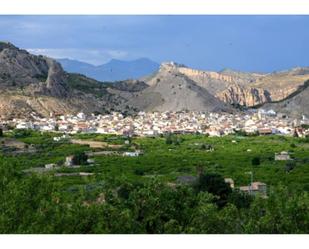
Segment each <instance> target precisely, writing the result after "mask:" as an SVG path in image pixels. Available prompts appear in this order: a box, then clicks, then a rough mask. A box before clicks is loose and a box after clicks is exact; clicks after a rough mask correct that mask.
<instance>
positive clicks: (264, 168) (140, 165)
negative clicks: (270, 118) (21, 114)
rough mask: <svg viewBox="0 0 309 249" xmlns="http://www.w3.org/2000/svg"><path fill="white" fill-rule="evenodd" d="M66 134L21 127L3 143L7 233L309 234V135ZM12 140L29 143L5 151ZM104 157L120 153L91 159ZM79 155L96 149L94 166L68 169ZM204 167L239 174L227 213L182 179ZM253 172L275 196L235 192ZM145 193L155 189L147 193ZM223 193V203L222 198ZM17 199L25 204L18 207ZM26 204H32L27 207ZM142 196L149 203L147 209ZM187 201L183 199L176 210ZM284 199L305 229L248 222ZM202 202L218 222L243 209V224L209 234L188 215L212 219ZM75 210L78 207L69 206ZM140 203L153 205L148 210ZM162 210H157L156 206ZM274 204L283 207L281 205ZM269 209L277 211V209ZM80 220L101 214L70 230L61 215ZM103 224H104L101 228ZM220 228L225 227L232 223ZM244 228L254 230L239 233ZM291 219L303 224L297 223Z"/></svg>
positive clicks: (211, 196) (211, 195)
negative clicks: (284, 156) (278, 156)
mask: <svg viewBox="0 0 309 249" xmlns="http://www.w3.org/2000/svg"><path fill="white" fill-rule="evenodd" d="M60 135H61V134H59V133H38V132H34V131H18V130H15V131H13V132H9V133H6V134H5V135H4V137H3V138H2V141H4V142H2V152H1V157H0V163H1V178H2V181H1V182H2V188H3V191H2V193H1V195H2V198H1V199H2V200H4V202H2V204H1V211H2V214H1V215H2V216H1V219H0V226H1V227H0V229H1V231H2V233H6V232H7V233H23V232H40V233H41V232H42V233H49V232H52V233H53V232H57V233H65V232H67V233H175V232H176V233H178V232H184V233H235V232H236V233H251V232H252V233H260V232H262V233H282V232H296V233H303V232H308V230H307V229H308V222H309V221H308V214H307V213H308V212H304V210H308V208H309V207H308V191H309V152H308V151H309V143H308V139H307V138H294V137H283V136H250V137H248V136H225V137H207V136H203V135H170V136H159V137H134V138H126V137H120V136H114V135H96V134H89V135H87V134H77V135H72V137H70V138H66V139H62V140H60V141H57V142H56V141H55V140H54V139H53V137H56V136H60ZM72 139H73V140H74V139H78V141H79V143H78V144H77V143H71V140H72ZM81 140H85V141H88V142H89V141H96V142H102V144H103V143H104V145H105V144H106V145H107V146H102V148H98V147H95V148H93V147H90V146H89V145H87V144H83V143H81V142H80V141H81ZM5 141H10V144H12V143H13V142H12V141H15V143H16V144H18V145H20V144H25V145H24V146H19V147H16V148H15V149H12V147H11V148H10V149H7V148H6V147H7V146H6V142H5ZM116 145H117V146H116ZM25 148H28V149H29V148H31V151H30V152H28V151H24V153H21V152H20V150H25ZM209 148H211V149H209ZM99 151H106V152H108V151H114V152H116V153H115V154H110V155H106V154H100V153H92V154H91V153H90V152H99ZM134 151H142V153H141V155H138V156H123V152H134ZM281 151H286V152H288V153H289V154H290V155H291V158H292V159H293V160H291V161H276V160H274V155H275V153H278V152H281ZM76 153H86V154H87V153H88V154H89V155H91V156H89V159H92V162H93V163H91V164H89V163H85V164H81V165H78V167H65V166H64V162H65V158H66V157H68V156H70V155H74V154H76ZM257 158H258V160H257ZM254 161H258V163H254ZM46 164H55V165H57V167H55V168H54V169H51V170H47V171H43V173H42V172H40V173H35V172H32V173H31V171H30V173H29V169H32V168H35V169H36V168H44V166H45V165H46ZM201 171H202V172H203V174H204V175H215V176H219V177H222V179H223V178H232V179H233V180H234V182H235V189H234V190H233V191H232V192H231V193H235V196H236V197H235V196H234V194H230V192H228V193H229V194H228V198H227V199H226V200H225V199H224V200H225V202H224V203H225V204H224V205H223V207H222V206H220V205H221V204H220V205H219V206H217V205H216V203H217V202H216V201H215V200H216V198H217V197H218V196H217V197H216V194H215V193H212V192H211V191H197V190H196V186H195V185H194V184H193V185H190V184H189V185H188V184H185V183H182V182H180V181H179V179H180V178H181V177H189V176H193V177H196V179H198V176H199V172H201ZM78 172H83V174H84V173H92V174H85V175H84V176H83V175H79V174H75V175H74V174H71V175H70V174H68V175H66V174H64V176H63V177H56V175H57V174H58V175H59V174H60V173H78ZM248 172H252V173H253V180H254V181H258V182H263V183H265V184H267V191H268V197H267V198H266V199H263V198H259V197H256V198H251V197H249V196H246V195H243V194H241V193H239V191H237V188H238V187H240V186H246V185H248V184H250V176H249V175H248ZM145 191H146V192H147V191H148V194H146V192H145ZM205 195H206V196H205ZM142 196H144V197H142ZM168 196H169V197H168ZM233 196H234V197H233ZM219 197H220V198H223V197H222V196H220V194H219ZM225 197H226V196H224V198H225ZM16 198H17V199H18V198H20V199H19V200H18V201H17V200H16ZM23 198H26V199H24V202H22V199H23ZM140 198H142V199H144V201H146V202H147V203H146V204H145V203H144V202H142V203H141V202H140V201H141V199H140ZM152 198H154V199H152ZM179 198H180V200H181V201H182V202H183V203H181V204H180V203H178V204H177V201H179V200H177V199H179ZM276 198H282V200H285V201H286V203H289V201H290V202H291V203H293V202H295V205H294V204H293V208H295V209H297V208H300V209H301V210H303V209H304V210H303V211H302V215H303V216H302V217H301V219H302V220H303V221H302V222H304V223H303V224H298V225H299V226H301V227H298V225H295V224H294V225H293V226H292V225H289V226H287V225H286V224H284V225H282V227H280V226H279V225H278V227H279V228H278V227H277V228H274V227H270V223H269V222H271V221H269V220H267V221H263V222H265V224H264V225H263V224H262V223H261V222H262V221H261V220H259V219H258V218H256V222H258V221H259V223H258V224H259V225H258V224H255V225H253V224H252V222H253V221H250V222H249V221H247V223H246V219H249V218H253V215H256V214H255V213H254V212H257V210H255V209H257V207H259V208H260V211H261V210H264V212H267V210H268V209H267V208H270V206H269V205H270V203H269V202H278V203H277V204H278V205H279V203H280V201H279V200H277V199H276ZM289 198H291V200H289ZM13 199H14V200H15V202H14V201H13ZM25 200H27V201H25ZM235 200H236V201H235ZM26 202H27V203H26ZM28 202H30V204H29V203H28ZM32 202H33V203H32ZM201 202H206V203H208V206H207V205H206V206H207V207H208V208H211V210H209V212H208V211H207V215H214V216H213V217H212V219H219V220H220V219H221V218H222V219H225V218H224V217H225V216H224V215H223V214H222V213H225V212H236V213H234V215H235V220H232V221H230V222H231V227H230V228H226V229H227V230H224V231H223V230H220V229H221V228H220V227H218V228H217V229H216V228H213V230H211V229H210V228H207V229H206V228H205V227H203V226H202V225H201V224H199V222H198V223H196V222H197V220H196V221H194V219H193V220H191V219H189V218H188V217H187V216H188V215H189V216H190V217H191V216H192V215H193V214H194V215H197V217H200V219H201V220H203V219H204V218H205V217H204V215H205V214H203V213H202V214H201V213H199V212H201V210H200V208H201V207H202V206H203V205H202V204H201ZM298 202H299V203H298ZM31 203H32V204H31ZM241 203H245V205H243V206H246V208H244V207H243V206H242V204H241ZM217 204H218V203H217ZM68 205H69V207H71V208H68ZM132 205H133V206H132ZM139 205H146V206H147V208H146V207H144V206H143V207H141V206H139ZM156 205H159V206H157V209H156V208H155V207H156ZM183 205H188V206H183ZM200 205H202V206H200ZM204 205H205V203H204ZM280 205H285V204H284V203H281V204H280ZM290 205H292V204H290ZM206 206H204V207H206ZM190 207H191V208H190ZM153 208H154V210H152V211H151V215H150V217H148V216H147V214H143V215H142V217H140V218H139V216H140V214H137V213H135V211H136V210H135V209H145V210H144V211H143V212H146V213H147V212H150V209H153ZM184 208H185V210H186V213H185V214H179V215H180V216H179V217H178V216H177V215H176V213H177V212H180V209H184ZM273 208H276V206H275V204H274V205H273ZM277 208H280V207H279V206H278V207H277ZM281 208H282V209H283V208H287V210H282V211H280V212H285V211H286V212H291V213H293V212H298V211H297V210H293V208H292V207H285V206H284V207H281ZM20 209H23V210H25V213H24V215H22V217H19V218H18V220H16V219H17V218H16V214H14V213H13V210H15V211H16V210H20ZM170 209H175V212H176V213H171V214H170V212H171V210H170ZM187 209H188V210H187ZM195 209H196V210H195ZM197 209H198V210H199V211H197ZM27 210H28V211H27ZM61 210H62V211H61ZM64 210H65V211H64ZM104 210H105V211H104ZM107 210H109V211H107ZM134 210H135V211H134ZM60 211H61V212H60ZM156 211H157V212H160V213H161V212H163V216H164V217H165V216H166V217H165V218H162V217H161V215H162V214H160V215H159V214H158V213H156ZM183 211H184V210H183ZM16 212H17V211H16ZM36 212H39V216H40V217H36V216H35V215H34V213H36ZM40 212H41V213H40ZM58 212H60V213H58ZM191 212H193V213H191ZM250 212H253V213H254V214H252V213H250ZM269 212H279V211H278V210H275V211H274V210H273V209H271V210H269ZM180 213H181V212H180ZM249 213H250V214H249ZM60 214H61V215H63V217H62V218H60V217H58V218H57V219H59V220H58V221H57V219H56V218H55V215H60ZM27 215H29V216H31V217H27ZM80 215H85V216H84V219H85V222H90V221H91V220H92V219H95V218H94V217H95V216H97V215H99V218H98V222H96V221H93V222H92V223H91V226H90V225H89V224H90V223H89V224H88V225H85V224H84V225H85V226H83V225H82V224H80V226H81V227H79V225H76V226H74V225H72V226H70V227H66V226H65V225H59V224H58V223H57V222H63V219H72V220H71V221H70V222H77V220H79V219H80V218H79V217H80ZM113 215H115V217H118V216H119V217H118V218H119V219H120V220H121V222H124V223H125V225H123V226H120V224H121V222H120V221H119V223H117V225H116V224H113V219H112V217H114V216H113ZM152 215H153V217H152ZM157 215H159V216H157ZM276 215H280V213H276V214H275V215H274V213H272V214H271V217H272V218H275V217H276ZM247 216H248V217H247ZM266 216H267V214H266ZM14 217H15V218H14ZM151 217H152V218H151ZM177 217H178V218H177ZM197 217H195V219H197ZM220 217H221V218H220ZM246 217H247V218H246ZM150 218H151V219H154V220H152V221H151V222H150V221H149V220H147V219H150ZM191 218H192V217H191ZM262 218H265V217H262ZM268 218H269V217H268ZM12 219H14V222H13V224H10V225H7V224H8V222H9V221H10V220H12ZM40 219H46V220H48V219H55V224H49V226H47V225H46V224H45V225H44V222H46V221H44V222H43V220H40ZM101 219H102V222H103V223H100V222H99V220H101ZM265 219H266V218H265ZM295 219H298V218H295ZM106 222H107V223H106ZM109 222H110V223H111V224H110V223H109ZM149 222H150V223H149ZM173 222H174V223H175V224H174V223H173ZM192 222H193V223H192ZM205 222H206V223H207V222H211V221H209V220H207V221H205ZM213 222H214V221H213ZM217 222H218V224H219V223H220V222H227V221H226V220H225V221H220V222H219V221H217ZM239 222H240V223H246V224H245V225H243V226H240V227H239ZM291 222H292V223H293V222H294V223H295V221H291ZM52 223H53V222H52ZM157 223H159V224H157ZM161 223H162V224H161ZM170 223H171V224H174V225H171V224H170ZM180 223H182V224H180ZM234 223H235V224H234ZM57 224H58V225H57ZM151 224H152V225H151ZM154 224H155V225H154ZM216 224H217V223H216ZM233 224H234V225H233ZM237 224H238V225H237ZM56 225H57V226H56ZM89 226H90V227H89ZM49 229H50V230H49ZM289 229H290V230H289Z"/></svg>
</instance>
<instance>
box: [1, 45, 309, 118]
mask: <svg viewBox="0 0 309 249" xmlns="http://www.w3.org/2000/svg"><path fill="white" fill-rule="evenodd" d="M308 79H309V68H308V67H305V68H293V69H291V70H286V71H281V72H274V73H247V72H238V71H234V70H230V69H226V70H222V71H220V72H212V71H203V70H195V69H192V68H188V67H186V66H184V65H181V64H177V63H175V62H166V63H162V64H161V65H160V66H159V68H158V70H157V71H155V72H153V73H151V74H150V75H148V76H144V77H140V78H139V79H130V80H123V81H117V82H104V83H102V82H100V81H97V80H95V79H92V78H89V77H87V76H85V75H82V74H77V73H69V72H66V71H65V70H64V69H63V68H62V66H61V64H60V63H59V62H57V61H56V60H54V59H52V58H48V57H45V56H41V55H40V56H36V55H32V54H30V53H29V52H27V51H26V50H23V49H19V48H17V47H15V46H14V45H13V44H11V43H6V42H0V118H3V119H8V118H15V117H31V116H33V115H34V114H36V115H40V116H42V117H48V116H49V115H50V113H60V114H72V113H77V112H80V111H83V112H85V113H93V112H97V113H109V112H111V111H120V112H123V113H127V114H133V113H135V112H137V111H182V110H188V111H206V112H210V111H211V112H229V113H233V112H237V111H239V110H240V109H241V108H240V107H244V106H246V107H253V108H260V107H262V108H265V109H274V110H276V111H279V112H283V113H287V114H288V115H292V116H295V117H296V116H297V117H300V116H301V115H303V114H305V115H307V116H309V101H308V97H309V88H308V85H309V83H308V82H309V81H308Z"/></svg>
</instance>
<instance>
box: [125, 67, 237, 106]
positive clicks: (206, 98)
mask: <svg viewBox="0 0 309 249" xmlns="http://www.w3.org/2000/svg"><path fill="white" fill-rule="evenodd" d="M177 67H178V65H176V64H174V63H164V64H162V65H161V67H160V70H159V71H158V73H157V74H155V75H154V76H153V77H152V78H151V79H149V80H148V81H146V83H147V84H148V85H149V87H148V88H146V89H144V90H143V91H141V92H139V93H137V94H136V95H135V96H134V97H133V98H131V100H129V101H128V104H130V105H133V106H135V107H136V108H138V109H144V110H147V111H182V110H190V111H228V110H231V109H232V108H230V106H229V105H226V104H225V103H223V102H222V101H221V100H219V99H217V98H216V97H215V96H213V95H212V94H210V93H209V92H208V91H207V90H206V89H205V88H202V87H201V86H199V85H198V84H196V82H194V81H193V80H191V79H189V78H188V77H187V76H185V75H184V74H182V73H180V72H179V71H178V69H177Z"/></svg>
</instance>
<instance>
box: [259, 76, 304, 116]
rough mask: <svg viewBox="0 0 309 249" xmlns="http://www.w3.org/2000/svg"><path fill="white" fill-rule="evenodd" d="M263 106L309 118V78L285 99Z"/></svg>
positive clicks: (290, 114) (267, 108)
mask: <svg viewBox="0 0 309 249" xmlns="http://www.w3.org/2000/svg"><path fill="white" fill-rule="evenodd" d="M262 108H263V109H266V110H270V109H272V110H275V111H277V112H279V113H285V114H288V115H289V116H292V117H296V118H302V115H305V116H306V117H307V118H309V80H307V81H306V82H305V84H304V85H302V86H301V87H299V88H298V89H297V90H296V91H295V92H293V93H292V94H290V95H289V96H287V97H286V98H285V99H283V100H280V101H277V102H275V103H266V104H264V105H263V106H262Z"/></svg>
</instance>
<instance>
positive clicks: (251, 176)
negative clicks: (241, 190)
mask: <svg viewBox="0 0 309 249" xmlns="http://www.w3.org/2000/svg"><path fill="white" fill-rule="evenodd" d="M246 174H249V175H250V185H249V194H250V195H251V194H252V183H253V172H252V171H249V172H246Z"/></svg>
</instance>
